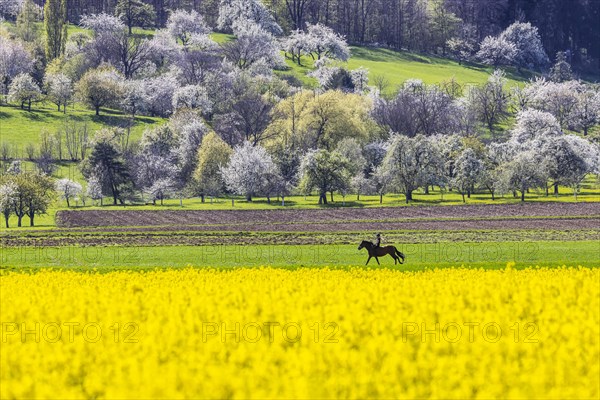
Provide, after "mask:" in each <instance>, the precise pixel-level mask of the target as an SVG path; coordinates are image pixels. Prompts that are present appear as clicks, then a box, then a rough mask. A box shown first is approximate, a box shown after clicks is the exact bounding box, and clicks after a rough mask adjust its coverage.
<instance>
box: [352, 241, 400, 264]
mask: <svg viewBox="0 0 600 400" xmlns="http://www.w3.org/2000/svg"><path fill="white" fill-rule="evenodd" d="M358 249H359V250H361V249H367V251H368V252H369V259H368V260H367V263H366V264H365V265H368V264H369V261H371V258H373V257H375V260H376V261H377V264H379V265H381V264H380V263H379V257H383V256H386V255H388V254H389V255H390V256H392V258H393V259H394V264H397V263H398V261H400V259H402V261H400V264H404V254H402V252H400V251H398V249H397V248H396V247H395V246H385V247H375V245H374V244H373V243H371V242H369V241H367V240H363V241H362V243H361V244H360V246H358Z"/></svg>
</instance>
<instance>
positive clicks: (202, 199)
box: [200, 194, 204, 203]
mask: <svg viewBox="0 0 600 400" xmlns="http://www.w3.org/2000/svg"><path fill="white" fill-rule="evenodd" d="M200 201H201V202H202V203H204V195H203V194H201V195H200Z"/></svg>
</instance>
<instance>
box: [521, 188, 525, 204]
mask: <svg viewBox="0 0 600 400" xmlns="http://www.w3.org/2000/svg"><path fill="white" fill-rule="evenodd" d="M521 201H522V202H524V201H525V190H521Z"/></svg>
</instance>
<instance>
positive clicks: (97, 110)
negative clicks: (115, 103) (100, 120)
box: [96, 106, 100, 116]
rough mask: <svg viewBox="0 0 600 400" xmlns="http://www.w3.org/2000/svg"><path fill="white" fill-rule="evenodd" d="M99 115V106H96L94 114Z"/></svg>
mask: <svg viewBox="0 0 600 400" xmlns="http://www.w3.org/2000/svg"><path fill="white" fill-rule="evenodd" d="M98 115H100V107H99V106H96V116H98Z"/></svg>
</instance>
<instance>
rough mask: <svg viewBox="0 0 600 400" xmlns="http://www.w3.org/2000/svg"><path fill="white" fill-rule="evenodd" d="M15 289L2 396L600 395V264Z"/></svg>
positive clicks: (127, 277)
mask: <svg viewBox="0 0 600 400" xmlns="http://www.w3.org/2000/svg"><path fill="white" fill-rule="evenodd" d="M0 279H1V286H0V288H1V304H0V305H1V309H0V310H1V320H2V343H1V345H2V351H1V360H0V397H1V398H2V399H13V398H15V399H16V398H60V399H75V398H109V399H110V398H119V399H127V398H136V399H141V398H169V399H176V398H274V397H277V398H290V399H291V398H294V399H295V398H411V399H412V398H445V399H446V398H454V399H463V398H499V397H502V398H505V397H508V398H553V399H566V398H577V399H583V398H594V399H597V398H598V397H599V396H600V389H599V385H600V383H599V381H600V365H599V364H600V361H599V357H600V343H599V340H600V316H599V314H600V300H599V298H600V288H599V287H600V270H599V269H587V268H581V267H580V268H559V269H546V268H536V269H528V270H514V269H512V268H510V266H507V268H506V269H504V270H495V271H492V270H473V269H466V268H457V269H444V270H429V271H424V272H412V273H408V272H399V271H397V270H386V269H371V270H367V269H348V270H330V269H299V270H283V269H270V268H263V269H244V268H241V269H236V270H232V271H222V270H204V269H191V268H190V269H185V270H160V271H152V272H133V271H122V272H121V271H118V272H110V273H94V272H92V273H78V272H69V271H40V272H37V273H32V274H28V273H17V272H5V273H4V274H3V276H1V277H0Z"/></svg>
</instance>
